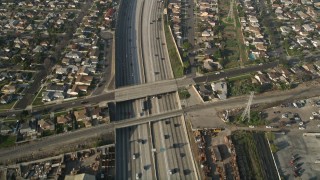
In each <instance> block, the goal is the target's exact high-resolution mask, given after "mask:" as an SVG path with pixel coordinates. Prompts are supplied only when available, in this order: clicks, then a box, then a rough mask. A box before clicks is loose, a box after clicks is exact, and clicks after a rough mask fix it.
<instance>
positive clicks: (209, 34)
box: [201, 31, 211, 37]
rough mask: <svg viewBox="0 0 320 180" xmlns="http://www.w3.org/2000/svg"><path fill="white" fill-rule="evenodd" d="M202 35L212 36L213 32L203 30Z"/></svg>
mask: <svg viewBox="0 0 320 180" xmlns="http://www.w3.org/2000/svg"><path fill="white" fill-rule="evenodd" d="M201 36H202V37H210V36H211V33H209V32H208V31H203V32H202V33H201Z"/></svg>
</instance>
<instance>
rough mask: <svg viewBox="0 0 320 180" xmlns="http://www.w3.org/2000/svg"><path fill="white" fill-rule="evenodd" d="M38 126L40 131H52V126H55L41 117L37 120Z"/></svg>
mask: <svg viewBox="0 0 320 180" xmlns="http://www.w3.org/2000/svg"><path fill="white" fill-rule="evenodd" d="M38 126H39V127H40V129H41V130H42V131H45V130H51V131H53V130H54V128H55V126H54V124H53V123H52V122H50V121H46V120H44V119H41V120H39V121H38Z"/></svg>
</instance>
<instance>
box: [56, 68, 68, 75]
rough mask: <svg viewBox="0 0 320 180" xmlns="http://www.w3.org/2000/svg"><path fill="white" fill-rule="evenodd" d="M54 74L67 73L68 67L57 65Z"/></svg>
mask: <svg viewBox="0 0 320 180" xmlns="http://www.w3.org/2000/svg"><path fill="white" fill-rule="evenodd" d="M56 74H64V75H66V74H68V68H65V67H57V68H56Z"/></svg>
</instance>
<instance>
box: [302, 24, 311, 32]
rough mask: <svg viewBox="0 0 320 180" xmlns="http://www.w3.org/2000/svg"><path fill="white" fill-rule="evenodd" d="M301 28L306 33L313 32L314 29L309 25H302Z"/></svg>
mask: <svg viewBox="0 0 320 180" xmlns="http://www.w3.org/2000/svg"><path fill="white" fill-rule="evenodd" d="M302 27H303V29H304V30H305V31H306V32H310V31H314V27H312V26H311V25H310V24H304V25H302Z"/></svg>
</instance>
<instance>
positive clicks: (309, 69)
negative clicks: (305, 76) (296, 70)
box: [302, 64, 317, 74]
mask: <svg viewBox="0 0 320 180" xmlns="http://www.w3.org/2000/svg"><path fill="white" fill-rule="evenodd" d="M302 68H303V69H304V70H305V71H307V72H311V73H312V74H317V70H316V69H315V67H314V65H313V64H304V65H302Z"/></svg>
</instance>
